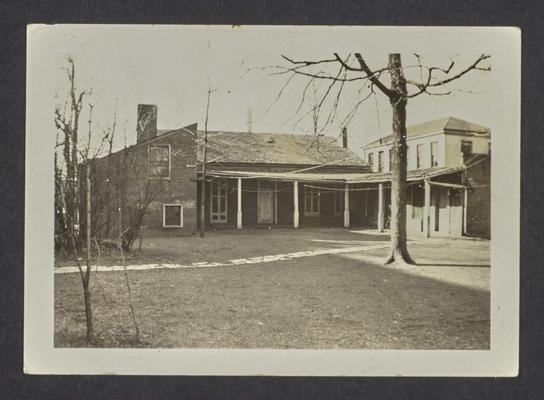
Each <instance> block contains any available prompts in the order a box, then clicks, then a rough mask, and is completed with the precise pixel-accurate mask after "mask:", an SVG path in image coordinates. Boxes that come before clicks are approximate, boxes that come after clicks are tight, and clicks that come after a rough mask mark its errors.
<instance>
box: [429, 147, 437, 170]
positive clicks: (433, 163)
mask: <svg viewBox="0 0 544 400" xmlns="http://www.w3.org/2000/svg"><path fill="white" fill-rule="evenodd" d="M437 166H438V142H431V167H437Z"/></svg>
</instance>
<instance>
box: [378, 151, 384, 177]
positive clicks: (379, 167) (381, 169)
mask: <svg viewBox="0 0 544 400" xmlns="http://www.w3.org/2000/svg"><path fill="white" fill-rule="evenodd" d="M380 156H381V157H380ZM384 156H385V151H383V150H381V151H378V172H384V171H383V166H384V165H383V164H384V162H383V159H384Z"/></svg>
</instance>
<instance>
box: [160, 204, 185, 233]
mask: <svg viewBox="0 0 544 400" xmlns="http://www.w3.org/2000/svg"><path fill="white" fill-rule="evenodd" d="M167 207H179V225H166V208H167ZM162 227H163V228H183V205H181V204H180V203H164V204H163V205H162Z"/></svg>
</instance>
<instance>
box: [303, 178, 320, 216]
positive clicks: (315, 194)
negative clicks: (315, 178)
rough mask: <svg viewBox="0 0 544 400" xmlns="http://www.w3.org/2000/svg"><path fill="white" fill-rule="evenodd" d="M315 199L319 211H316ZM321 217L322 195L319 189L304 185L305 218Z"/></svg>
mask: <svg viewBox="0 0 544 400" xmlns="http://www.w3.org/2000/svg"><path fill="white" fill-rule="evenodd" d="M308 199H310V204H311V210H308V207H307V204H308V203H307V200H308ZM314 199H317V210H314V206H313V205H314V201H313V200H314ZM320 215H321V193H320V191H319V189H316V188H313V187H310V186H307V185H304V216H305V217H318V216H320Z"/></svg>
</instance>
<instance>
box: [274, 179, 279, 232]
mask: <svg viewBox="0 0 544 400" xmlns="http://www.w3.org/2000/svg"><path fill="white" fill-rule="evenodd" d="M274 223H275V224H277V223H278V181H274Z"/></svg>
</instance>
